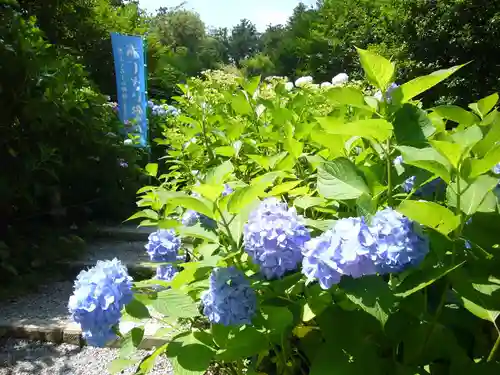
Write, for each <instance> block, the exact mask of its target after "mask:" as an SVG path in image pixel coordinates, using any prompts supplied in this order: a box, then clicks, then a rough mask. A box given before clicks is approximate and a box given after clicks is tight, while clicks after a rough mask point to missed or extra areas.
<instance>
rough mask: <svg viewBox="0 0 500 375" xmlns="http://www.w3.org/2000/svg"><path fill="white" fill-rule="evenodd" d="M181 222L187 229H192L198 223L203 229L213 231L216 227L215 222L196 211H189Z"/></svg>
mask: <svg viewBox="0 0 500 375" xmlns="http://www.w3.org/2000/svg"><path fill="white" fill-rule="evenodd" d="M181 222H182V225H184V226H186V227H192V226H193V225H196V224H197V223H198V222H199V223H200V224H201V226H202V227H204V228H207V229H212V228H215V226H216V223H215V221H214V220H212V219H210V218H209V217H207V216H205V215H202V214H200V213H199V212H196V211H194V210H187V211H186V212H185V213H184V215H182V218H181Z"/></svg>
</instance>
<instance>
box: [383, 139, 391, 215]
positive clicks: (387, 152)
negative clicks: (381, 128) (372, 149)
mask: <svg viewBox="0 0 500 375" xmlns="http://www.w3.org/2000/svg"><path fill="white" fill-rule="evenodd" d="M390 155H391V140H390V139H388V140H387V143H386V150H385V160H386V167H387V204H388V205H389V206H392V176H391V175H392V173H391V167H392V165H391V158H390Z"/></svg>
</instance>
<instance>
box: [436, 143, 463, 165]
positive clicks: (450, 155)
mask: <svg viewBox="0 0 500 375" xmlns="http://www.w3.org/2000/svg"><path fill="white" fill-rule="evenodd" d="M430 144H431V145H432V147H434V148H435V149H436V150H437V151H438V152H439V153H440V154H441V155H442V156H444V157H445V158H446V159H448V161H449V162H450V163H451V165H453V167H455V169H457V168H458V166H459V164H460V162H461V160H462V154H463V152H464V149H463V148H462V147H461V146H460V145H459V144H456V143H452V142H447V141H430Z"/></svg>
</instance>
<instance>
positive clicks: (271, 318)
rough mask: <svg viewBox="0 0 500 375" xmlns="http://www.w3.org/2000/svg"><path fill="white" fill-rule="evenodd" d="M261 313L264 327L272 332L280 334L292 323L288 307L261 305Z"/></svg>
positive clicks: (291, 315)
mask: <svg viewBox="0 0 500 375" xmlns="http://www.w3.org/2000/svg"><path fill="white" fill-rule="evenodd" d="M261 310H262V315H263V317H264V319H265V323H264V325H265V327H266V328H267V329H268V330H269V331H271V332H272V333H273V334H279V335H281V334H282V333H283V332H285V330H286V329H287V328H288V327H291V325H292V324H293V314H292V312H291V311H290V310H288V308H286V307H280V306H263V307H262V309H261Z"/></svg>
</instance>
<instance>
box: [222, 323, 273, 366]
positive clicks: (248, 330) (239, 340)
mask: <svg viewBox="0 0 500 375" xmlns="http://www.w3.org/2000/svg"><path fill="white" fill-rule="evenodd" d="M268 347H269V340H268V339H267V336H266V334H265V333H263V332H259V331H257V329H255V328H254V327H252V326H244V327H242V328H239V327H233V329H232V330H231V332H230V333H229V335H228V338H227V341H226V345H225V348H226V349H224V350H221V351H219V352H218V353H217V356H216V360H218V361H226V362H231V361H236V360H239V359H241V358H247V357H251V356H253V355H255V354H258V353H260V352H262V351H265V350H266V349H267V348H268Z"/></svg>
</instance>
